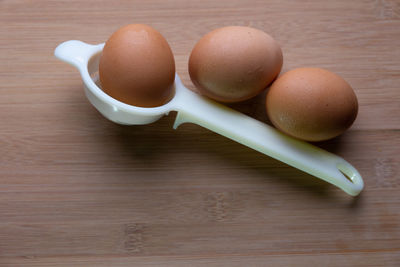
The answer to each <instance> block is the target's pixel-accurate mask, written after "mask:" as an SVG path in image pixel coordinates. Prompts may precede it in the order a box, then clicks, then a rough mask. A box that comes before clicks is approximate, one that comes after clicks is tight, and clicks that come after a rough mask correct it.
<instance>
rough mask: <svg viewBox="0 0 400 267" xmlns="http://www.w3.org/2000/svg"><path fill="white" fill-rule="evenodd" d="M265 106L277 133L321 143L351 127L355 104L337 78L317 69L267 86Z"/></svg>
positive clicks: (301, 71)
mask: <svg viewBox="0 0 400 267" xmlns="http://www.w3.org/2000/svg"><path fill="white" fill-rule="evenodd" d="M266 107H267V113H268V117H269V118H270V120H271V122H272V123H273V124H274V125H275V126H276V127H277V128H278V129H280V130H281V131H283V132H285V133H287V134H289V135H291V136H293V137H296V138H299V139H303V140H306V141H322V140H327V139H330V138H333V137H335V136H338V135H339V134H341V133H343V132H344V131H345V130H346V129H348V128H349V127H350V126H351V125H352V124H353V122H354V120H355V119H356V116H357V111H358V102H357V97H356V95H355V93H354V91H353V89H352V88H351V87H350V85H349V84H348V83H347V82H346V81H345V80H343V79H342V78H341V77H340V76H338V75H336V74H334V73H332V72H330V71H328V70H324V69H319V68H299V69H295V70H291V71H289V72H287V73H285V74H283V75H282V76H281V77H279V78H278V79H277V80H276V81H275V82H274V83H273V84H272V85H271V87H270V90H269V92H268V94H267V98H266Z"/></svg>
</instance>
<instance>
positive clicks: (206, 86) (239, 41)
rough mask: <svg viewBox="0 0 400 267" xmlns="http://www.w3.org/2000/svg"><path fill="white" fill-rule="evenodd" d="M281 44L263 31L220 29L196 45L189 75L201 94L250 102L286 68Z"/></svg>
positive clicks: (207, 35) (244, 28)
mask: <svg viewBox="0 0 400 267" xmlns="http://www.w3.org/2000/svg"><path fill="white" fill-rule="evenodd" d="M282 61H283V58H282V51H281V48H280V47H279V45H278V43H277V42H276V41H275V40H274V39H273V38H272V37H271V36H269V35H268V34H266V33H265V32H263V31H260V30H257V29H254V28H249V27H240V26H230V27H224V28H219V29H216V30H214V31H212V32H210V33H208V34H206V35H205V36H204V37H203V38H201V40H200V41H199V42H198V43H197V44H196V45H195V47H194V48H193V51H192V53H191V55H190V59H189V74H190V78H191V79H192V82H193V83H194V85H195V86H196V87H197V89H198V90H199V92H200V93H201V94H203V95H206V96H208V97H210V98H213V99H215V100H217V101H221V102H238V101H243V100H246V99H249V98H251V97H253V96H255V95H257V94H258V93H260V92H261V91H262V90H264V89H265V88H266V87H267V86H268V85H269V84H270V83H271V82H272V81H273V80H274V79H275V77H276V76H277V75H278V74H279V72H280V70H281V68H282Z"/></svg>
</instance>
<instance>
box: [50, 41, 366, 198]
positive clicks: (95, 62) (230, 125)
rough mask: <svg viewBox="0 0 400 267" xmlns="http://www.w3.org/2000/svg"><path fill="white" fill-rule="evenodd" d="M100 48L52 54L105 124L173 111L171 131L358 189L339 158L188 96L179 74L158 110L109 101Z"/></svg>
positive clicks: (66, 47)
mask: <svg viewBox="0 0 400 267" xmlns="http://www.w3.org/2000/svg"><path fill="white" fill-rule="evenodd" d="M103 46H104V44H98V45H89V44H86V43H83V42H81V41H75V40H72V41H67V42H64V43H62V44H60V45H59V46H58V47H57V48H56V50H55V53H54V54H55V56H56V57H57V58H59V59H60V60H62V61H65V62H67V63H69V64H71V65H73V66H75V67H76V68H77V69H78V70H79V72H80V74H81V76H82V80H83V84H84V89H85V93H86V96H87V98H88V99H89V101H90V102H91V103H92V105H93V106H94V107H95V108H96V109H97V110H98V111H99V112H100V113H101V114H103V115H104V116H105V117H106V118H108V119H109V120H111V121H113V122H115V123H119V124H125V125H137V124H148V123H152V122H154V121H156V120H158V119H159V118H161V117H162V116H163V115H167V114H168V113H169V112H170V111H177V116H176V119H175V123H174V126H173V127H174V128H175V129H176V128H177V127H178V126H179V125H181V124H182V123H185V122H191V123H195V124H198V125H200V126H202V127H205V128H207V129H209V130H211V131H214V132H216V133H218V134H220V135H223V136H225V137H228V138H230V139H232V140H234V141H236V142H239V143H241V144H243V145H246V146H248V147H250V148H253V149H254V150H257V151H259V152H261V153H264V154H266V155H268V156H270V157H272V158H275V159H277V160H280V161H282V162H284V163H286V164H288V165H291V166H293V167H295V168H298V169H300V170H302V171H304V172H307V173H309V174H311V175H313V176H315V177H318V178H320V179H322V180H324V181H327V182H328V183H331V184H333V185H335V186H337V187H339V188H341V189H342V190H343V191H345V192H346V193H348V194H349V195H352V196H356V195H358V194H359V193H360V192H361V190H362V189H363V187H364V182H363V180H362V177H361V175H360V173H359V172H358V171H357V170H356V169H355V168H354V167H353V166H352V165H351V164H350V163H348V162H347V161H345V160H344V159H343V158H341V157H339V156H337V155H334V154H332V153H330V152H327V151H325V150H323V149H320V148H318V147H316V146H313V145H311V144H309V143H306V142H303V141H299V140H297V139H294V138H291V137H289V136H287V135H285V134H283V133H281V132H279V131H278V130H276V129H275V128H273V127H271V126H269V125H267V124H265V123H262V122H260V121H258V120H255V119H253V118H250V117H248V116H246V115H244V114H242V113H240V112H237V111H235V110H232V109H230V108H228V107H226V106H224V105H222V104H219V103H217V102H215V101H213V100H210V99H208V98H205V97H203V96H200V95H199V94H196V93H194V92H192V91H191V90H189V89H187V88H186V87H185V86H184V85H183V84H182V82H181V80H180V78H179V76H178V75H176V77H175V96H174V98H173V99H172V100H171V101H169V102H168V103H166V104H165V105H163V106H160V107H154V108H143V107H136V106H132V105H128V104H124V103H122V102H120V101H118V100H116V99H114V98H112V97H110V96H109V95H107V94H106V93H104V92H103V91H102V90H101V88H100V86H99V83H98V66H99V59H100V53H101V51H102V49H103Z"/></svg>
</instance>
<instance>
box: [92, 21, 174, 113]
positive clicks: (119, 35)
mask: <svg viewBox="0 0 400 267" xmlns="http://www.w3.org/2000/svg"><path fill="white" fill-rule="evenodd" d="M99 76H100V83H101V87H102V89H103V91H104V92H105V93H107V94H108V95H110V96H111V97H113V98H115V99H117V100H119V101H121V102H124V103H126V104H130V105H134V106H140V107H156V106H160V105H163V104H165V103H167V102H168V101H169V100H170V99H171V98H172V97H173V95H174V86H173V84H174V79H175V61H174V56H173V54H172V51H171V48H170V46H169V44H168V42H167V40H166V39H165V38H164V37H163V36H162V35H161V34H160V33H159V32H158V31H156V30H155V29H153V28H152V27H150V26H147V25H143V24H130V25H126V26H124V27H122V28H120V29H119V30H117V31H116V32H114V33H113V34H112V35H111V37H110V38H109V39H108V41H107V42H106V44H105V46H104V48H103V52H102V55H101V58H100V63H99Z"/></svg>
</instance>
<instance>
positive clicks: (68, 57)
mask: <svg viewBox="0 0 400 267" xmlns="http://www.w3.org/2000/svg"><path fill="white" fill-rule="evenodd" d="M103 46H104V44H98V45H90V44H87V43H84V42H82V41H78V40H70V41H66V42H64V43H62V44H60V45H59V46H57V48H56V50H55V51H54V55H55V56H56V57H57V58H59V59H61V60H62V61H64V62H66V63H68V64H71V65H73V66H75V67H76V68H77V69H79V70H80V71H81V70H82V69H84V68H86V66H87V62H88V60H89V58H90V57H91V56H92V55H93V52H96V51H98V50H99V49H101V48H103Z"/></svg>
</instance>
